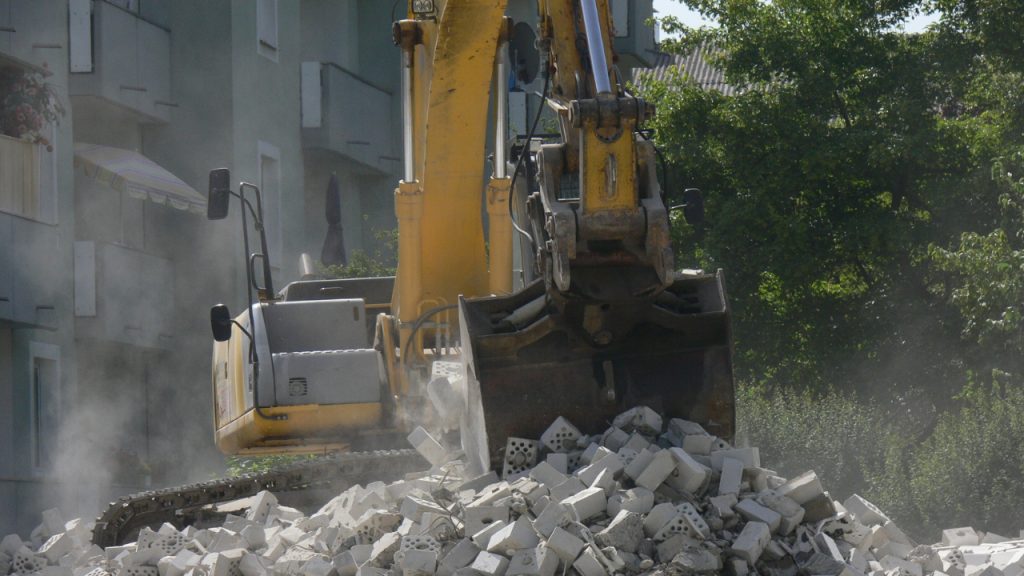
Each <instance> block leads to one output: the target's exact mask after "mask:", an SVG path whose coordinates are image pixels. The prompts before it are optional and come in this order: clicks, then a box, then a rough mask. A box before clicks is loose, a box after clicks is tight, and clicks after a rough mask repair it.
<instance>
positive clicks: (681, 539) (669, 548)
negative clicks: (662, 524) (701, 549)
mask: <svg viewBox="0 0 1024 576" xmlns="http://www.w3.org/2000/svg"><path fill="white" fill-rule="evenodd" d="M690 546H700V541H699V540H697V539H696V538H691V537H690V536H687V535H686V534H681V533H680V534H674V535H672V537H671V538H667V539H666V540H664V541H662V542H658V546H657V548H655V550H656V551H657V555H658V560H659V561H661V562H671V561H672V558H674V557H675V556H676V554H679V553H680V552H682V551H683V550H684V549H686V548H687V547H690Z"/></svg>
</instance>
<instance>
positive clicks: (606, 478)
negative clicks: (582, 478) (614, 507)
mask: <svg viewBox="0 0 1024 576" xmlns="http://www.w3.org/2000/svg"><path fill="white" fill-rule="evenodd" d="M589 486H590V487H591V488H600V489H601V490H604V495H605V496H611V495H612V493H614V492H615V489H616V488H618V486H619V483H618V482H616V481H615V476H614V474H613V473H612V471H611V470H610V469H608V468H605V469H604V470H601V473H600V474H598V475H597V478H595V479H594V481H593V482H591V483H590V485H589Z"/></svg>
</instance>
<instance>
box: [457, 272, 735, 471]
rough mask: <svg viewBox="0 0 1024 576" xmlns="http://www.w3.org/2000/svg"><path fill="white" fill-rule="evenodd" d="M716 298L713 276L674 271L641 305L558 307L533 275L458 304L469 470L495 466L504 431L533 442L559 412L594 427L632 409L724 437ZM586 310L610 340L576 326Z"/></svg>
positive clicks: (725, 358) (727, 351)
mask: <svg viewBox="0 0 1024 576" xmlns="http://www.w3.org/2000/svg"><path fill="white" fill-rule="evenodd" d="M727 302H728V301H727V299H726V294H725V285H724V277H723V273H722V272H721V271H718V272H717V273H716V274H704V273H696V274H678V275H677V277H676V279H675V280H674V282H673V283H672V284H671V285H670V286H669V287H668V288H667V289H666V290H665V291H664V292H662V293H661V294H659V295H658V296H654V297H651V298H650V299H648V300H641V301H636V300H630V301H624V302H621V303H617V302H614V301H611V302H600V303H587V302H578V301H563V302H559V301H558V300H557V299H553V298H552V297H551V296H549V295H548V294H547V293H546V290H545V287H544V283H543V281H539V280H538V281H537V282H534V283H533V284H531V285H530V286H528V287H526V288H525V289H524V290H522V291H519V292H517V293H515V294H512V295H509V296H500V297H486V298H473V299H460V301H459V314H460V318H459V321H460V324H461V330H462V347H463V364H464V366H465V370H466V374H465V377H466V380H465V382H466V397H467V412H466V416H465V421H464V423H463V447H464V449H465V451H466V455H467V459H468V461H469V463H470V465H471V466H473V467H474V468H476V469H477V471H483V470H486V469H488V468H496V469H499V470H500V469H501V463H502V461H503V459H504V450H505V439H506V438H509V437H520V438H540V437H541V435H542V434H543V433H544V431H545V430H546V429H547V428H548V427H549V426H550V425H551V424H552V422H553V421H554V420H555V419H556V418H557V417H558V416H564V417H565V418H567V419H568V420H569V421H570V422H572V423H573V424H575V425H576V426H577V427H578V428H580V430H581V431H582V432H583V433H585V434H595V433H599V432H601V431H603V430H605V429H607V428H608V427H609V426H610V425H611V421H612V419H613V418H614V417H615V415H616V414H618V413H620V412H622V411H624V410H626V409H628V408H630V407H634V406H640V405H646V406H650V407H651V408H653V409H655V410H657V411H659V412H660V413H662V414H663V415H665V416H666V418H685V419H687V420H692V421H695V422H698V423H700V424H702V425H703V426H704V427H705V429H706V430H707V431H708V432H709V433H711V434H714V435H717V436H720V437H722V438H725V439H727V440H731V439H732V436H733V433H734V430H735V428H734V426H735V405H734V402H735V400H734V394H733V377H732V337H731V333H730V314H729V307H728V304H727ZM593 306H596V307H597V309H599V310H600V311H601V313H603V314H605V315H606V317H611V318H612V321H613V322H614V323H616V324H617V326H618V328H619V333H620V334H621V335H620V336H618V337H616V338H614V339H613V340H612V341H610V342H606V343H605V342H598V343H596V342H594V338H593V336H592V335H591V334H589V333H588V331H587V330H586V325H587V322H588V321H589V320H588V313H587V312H586V310H587V309H588V308H590V307H593Z"/></svg>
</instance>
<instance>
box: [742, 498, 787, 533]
mask: <svg viewBox="0 0 1024 576" xmlns="http://www.w3.org/2000/svg"><path fill="white" fill-rule="evenodd" d="M733 510H736V512H738V513H739V514H740V516H743V517H744V518H745V519H747V520H749V521H757V522H763V523H764V524H767V525H768V527H769V528H770V529H771V531H773V532H774V531H775V530H777V529H778V527H779V524H780V523H781V522H782V516H781V515H779V513H778V512H776V511H774V510H772V509H770V508H767V507H765V506H762V505H761V504H759V503H757V502H756V501H754V500H753V499H751V498H748V499H746V500H741V501H740V502H739V503H738V504H736V506H734V507H733Z"/></svg>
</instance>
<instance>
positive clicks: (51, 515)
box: [43, 508, 64, 537]
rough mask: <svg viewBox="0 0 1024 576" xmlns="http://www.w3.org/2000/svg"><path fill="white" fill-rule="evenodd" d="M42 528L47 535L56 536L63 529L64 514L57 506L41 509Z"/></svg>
mask: <svg viewBox="0 0 1024 576" xmlns="http://www.w3.org/2000/svg"><path fill="white" fill-rule="evenodd" d="M43 528H45V529H46V532H47V534H49V536H51V537H52V536H56V535H57V534H60V533H61V532H63V531H64V516H63V515H62V514H61V513H60V510H58V509H57V508H50V509H48V510H43Z"/></svg>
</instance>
